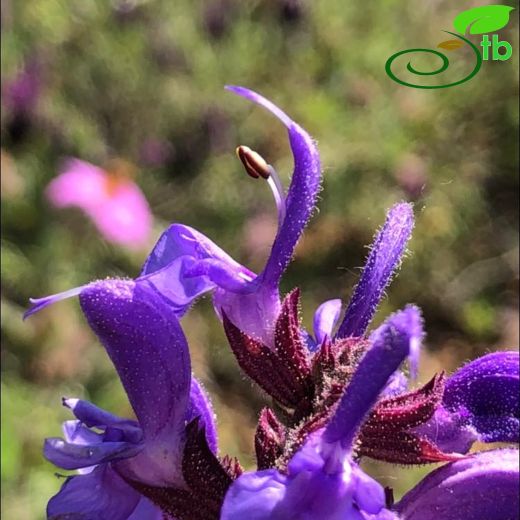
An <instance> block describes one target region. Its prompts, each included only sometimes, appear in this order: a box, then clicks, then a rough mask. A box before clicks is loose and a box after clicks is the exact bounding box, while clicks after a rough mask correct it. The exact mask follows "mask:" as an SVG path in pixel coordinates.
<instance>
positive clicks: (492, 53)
mask: <svg viewBox="0 0 520 520" xmlns="http://www.w3.org/2000/svg"><path fill="white" fill-rule="evenodd" d="M513 9H514V8H513V7H509V6H507V5H485V6H481V7H475V8H473V9H468V10H467V11H463V12H462V13H460V14H458V15H457V16H456V17H455V19H454V20H453V26H454V28H455V30H456V31H457V32H451V31H444V32H445V33H447V34H450V35H451V36H454V37H455V39H451V40H446V41H443V42H441V43H439V44H438V45H437V48H438V49H443V50H444V51H447V52H451V51H456V50H457V49H460V48H462V47H465V46H469V48H470V49H471V51H472V52H471V55H472V56H474V59H475V65H474V67H473V70H471V72H469V73H468V74H467V75H466V76H465V77H464V78H462V79H460V80H456V81H451V82H450V83H447V84H445V85H418V84H415V83H411V82H410V81H406V80H403V79H399V78H398V77H397V76H396V74H395V73H394V72H393V70H392V65H394V62H395V60H396V59H398V58H399V57H401V56H403V55H406V54H410V53H427V54H428V55H429V56H435V59H440V60H441V61H440V65H439V66H437V68H436V69H434V70H430V71H423V70H419V69H417V68H415V67H414V66H413V65H412V63H411V61H409V62H408V63H407V65H406V70H407V71H408V73H410V74H413V75H415V76H421V77H423V78H425V79H426V78H427V77H429V76H436V75H437V74H441V73H442V72H444V71H446V70H447V69H448V67H449V66H450V60H449V59H448V57H447V56H446V54H444V53H443V52H441V51H438V50H435V49H422V48H417V49H407V50H404V51H400V52H396V53H395V54H393V55H392V56H390V58H388V60H387V62H386V64H385V71H386V73H387V74H388V76H390V78H391V79H393V80H394V81H396V82H397V83H400V84H401V85H404V86H406V87H413V88H423V89H434V88H448V87H454V86H455V85H460V84H462V83H465V82H466V81H469V80H470V79H471V78H473V77H474V76H476V75H477V73H478V71H479V70H480V68H481V67H482V61H483V60H484V61H487V60H489V59H491V60H493V61H505V60H508V59H509V58H511V56H512V55H513V48H512V47H511V44H510V43H509V42H507V41H501V40H500V39H499V36H498V35H497V34H493V35H492V36H491V38H490V35H489V34H488V33H492V32H495V31H498V30H499V29H502V28H503V27H505V26H506V25H507V24H508V22H509V14H510V12H511V11H512V10H513ZM466 33H468V34H469V35H477V34H481V35H483V36H482V39H481V41H480V43H479V44H478V46H477V45H475V44H474V43H473V42H471V41H470V40H469V39H468V38H466V37H465V35H466ZM479 47H482V52H481V51H480V49H479ZM394 68H395V67H394ZM410 74H409V75H410Z"/></svg>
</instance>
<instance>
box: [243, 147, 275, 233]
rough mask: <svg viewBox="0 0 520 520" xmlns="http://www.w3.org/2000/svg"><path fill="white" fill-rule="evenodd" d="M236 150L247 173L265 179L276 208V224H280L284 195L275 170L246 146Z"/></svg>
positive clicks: (255, 177)
mask: <svg viewBox="0 0 520 520" xmlns="http://www.w3.org/2000/svg"><path fill="white" fill-rule="evenodd" d="M236 152H237V156H238V158H239V159H240V161H241V162H242V164H243V165H244V168H245V169H246V172H247V174H248V175H250V176H251V177H253V179H258V178H259V177H262V178H263V179H266V180H267V184H268V185H269V188H271V191H272V192H273V197H274V200H275V203H276V208H277V209H278V225H279V226H281V225H282V223H283V221H284V219H285V195H284V191H283V186H282V182H281V181H280V177H278V174H277V173H276V170H275V169H274V168H273V167H272V166H271V165H270V164H267V162H266V160H265V159H264V158H263V157H262V156H261V155H260V154H259V153H257V152H255V151H254V150H251V148H249V147H248V146H239V147H238V148H237V150H236Z"/></svg>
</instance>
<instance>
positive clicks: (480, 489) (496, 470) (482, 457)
mask: <svg viewBox="0 0 520 520" xmlns="http://www.w3.org/2000/svg"><path fill="white" fill-rule="evenodd" d="M518 475H519V467H518V450H512V449H503V450H490V451H483V452H480V453H477V454H475V455H473V456H472V457H468V458H466V459H463V460H460V461H456V462H452V463H450V464H447V465H446V466H443V467H442V468H439V469H437V470H435V471H433V472H432V473H430V474H429V475H428V476H427V477H426V478H424V479H423V480H422V481H421V482H420V483H419V484H417V486H416V487H415V488H414V489H412V490H411V491H409V492H408V493H407V494H406V495H405V496H404V497H403V498H402V500H401V501H400V502H399V503H398V504H397V505H396V510H397V513H398V517H397V518H398V519H399V520H439V519H442V520H461V519H464V520H517V519H518V518H519V511H520V504H519V493H518V489H519V478H518Z"/></svg>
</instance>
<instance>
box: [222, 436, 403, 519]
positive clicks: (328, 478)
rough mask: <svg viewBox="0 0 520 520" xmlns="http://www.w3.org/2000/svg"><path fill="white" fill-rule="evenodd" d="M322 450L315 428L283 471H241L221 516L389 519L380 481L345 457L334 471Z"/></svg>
mask: <svg viewBox="0 0 520 520" xmlns="http://www.w3.org/2000/svg"><path fill="white" fill-rule="evenodd" d="M321 449H322V442H321V435H320V432H317V433H316V434H313V435H311V436H310V437H309V438H308V440H307V441H306V443H305V445H304V446H303V447H302V448H301V449H300V450H298V452H297V453H296V454H295V455H294V457H293V458H292V460H291V461H290V463H289V466H288V468H287V474H281V473H279V472H278V471H277V470H275V469H268V470H263V471H257V472H253V473H244V474H243V475H242V476H240V477H239V478H238V479H237V480H236V481H235V482H234V483H233V484H232V485H231V487H230V489H229V491H228V493H227V494H226V497H225V500H224V505H223V508H222V516H221V518H222V520H239V519H244V518H248V519H250V518H251V519H254V520H270V519H280V520H282V519H283V520H285V519H289V518H290V519H295V520H321V519H325V518H326V519H329V520H343V519H347V518H348V519H352V520H364V519H367V518H377V519H380V518H381V519H383V518H394V517H393V515H392V514H391V513H390V511H386V510H384V505H385V495H384V490H383V488H382V486H380V485H379V484H378V483H377V482H376V481H375V480H373V479H372V478H371V477H369V476H368V475H366V474H364V473H363V471H362V470H361V469H360V468H359V466H358V465H357V464H355V463H353V462H352V461H351V460H350V459H349V458H348V457H347V458H346V459H344V460H343V461H342V463H341V465H340V466H339V467H338V468H337V471H332V472H331V471H329V470H330V468H329V467H328V466H327V462H326V459H325V458H324V457H323V453H322V451H321ZM386 513H388V515H390V516H388V515H386V516H384V515H385V514H386ZM372 514H375V515H378V516H376V517H372V516H368V515H372Z"/></svg>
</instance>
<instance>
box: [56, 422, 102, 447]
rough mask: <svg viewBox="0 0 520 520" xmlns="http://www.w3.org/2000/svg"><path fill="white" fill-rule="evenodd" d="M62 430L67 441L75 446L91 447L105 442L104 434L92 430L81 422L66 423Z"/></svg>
mask: <svg viewBox="0 0 520 520" xmlns="http://www.w3.org/2000/svg"><path fill="white" fill-rule="evenodd" d="M61 429H62V431H63V437H65V440H66V441H67V442H70V443H73V444H83V445H91V444H100V443H102V442H103V434H102V433H97V432H95V431H92V430H90V429H89V428H87V427H86V426H85V425H84V424H83V423H82V422H81V421H75V420H71V421H65V422H64V423H63V424H62V426H61Z"/></svg>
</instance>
